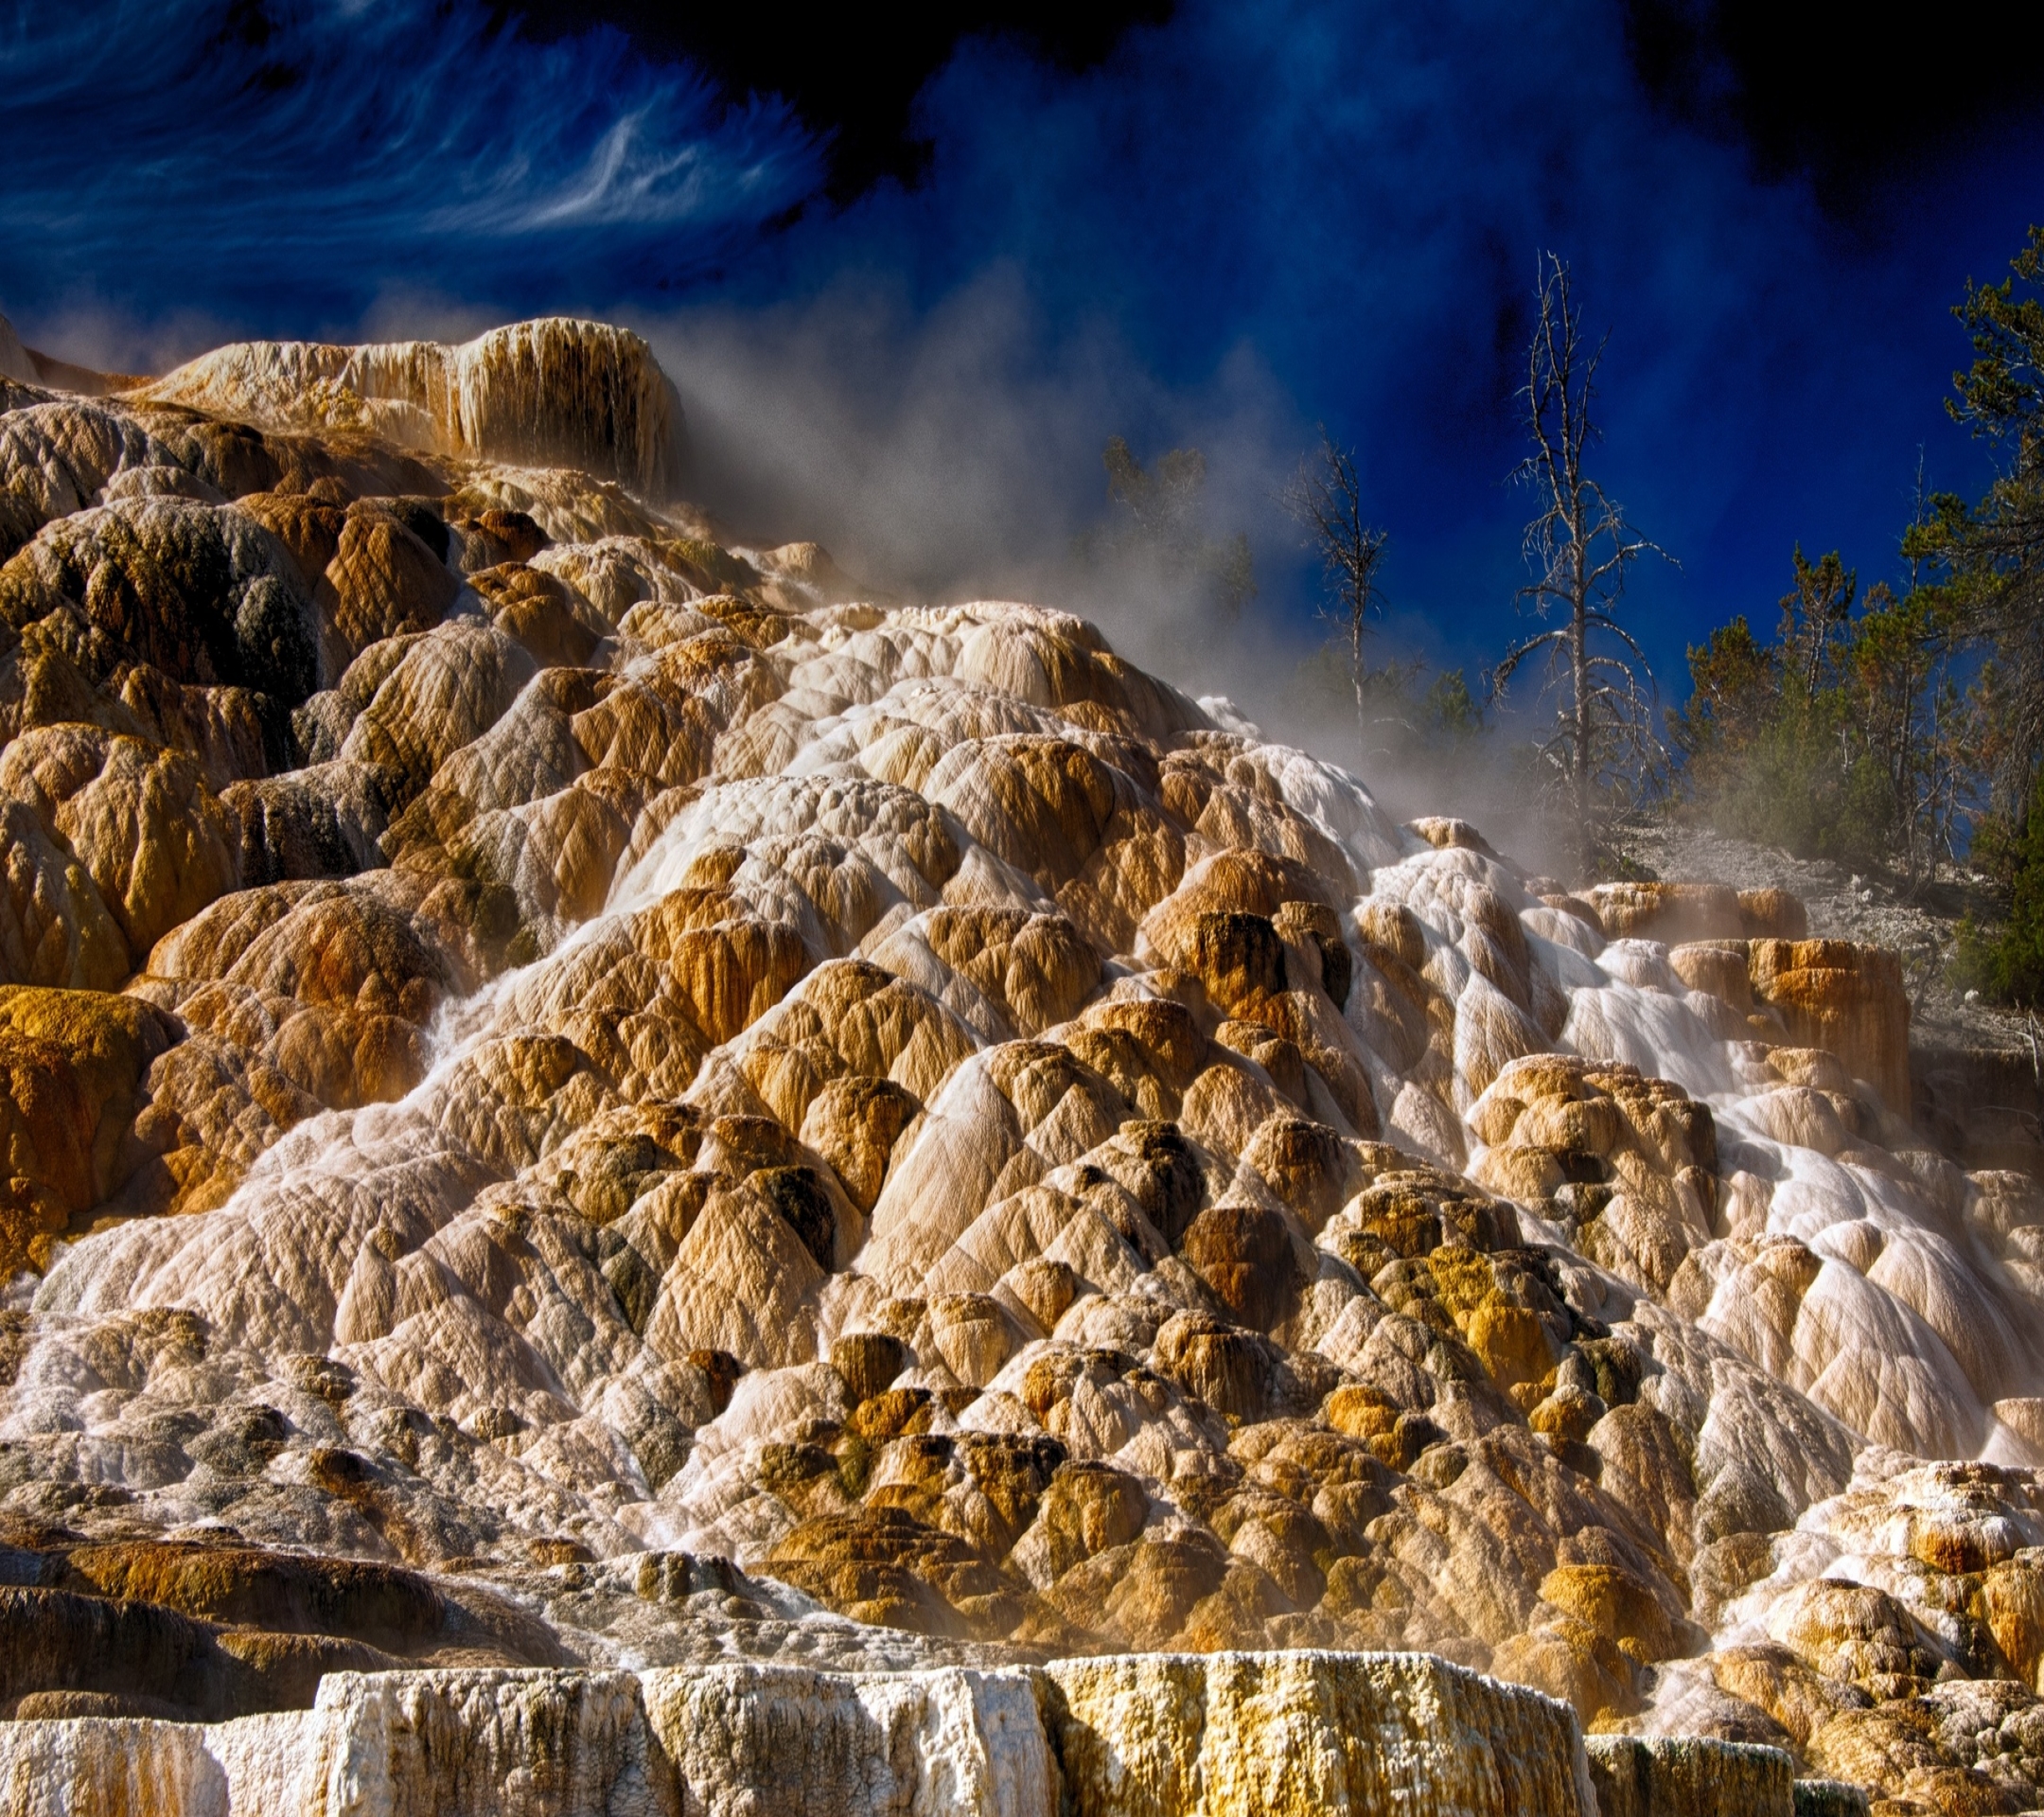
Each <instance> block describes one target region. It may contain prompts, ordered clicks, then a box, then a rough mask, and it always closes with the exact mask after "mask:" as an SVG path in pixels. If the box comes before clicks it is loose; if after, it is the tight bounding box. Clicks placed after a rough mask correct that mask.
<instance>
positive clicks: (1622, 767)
mask: <svg viewBox="0 0 2044 1817" xmlns="http://www.w3.org/2000/svg"><path fill="white" fill-rule="evenodd" d="M1539 295H1540V315H1539V319H1538V321H1536V323H1535V324H1534V327H1533V338H1532V342H1531V344H1530V345H1529V347H1528V349H1527V353H1526V382H1525V385H1524V389H1523V390H1522V391H1521V392H1520V394H1519V395H1520V397H1521V398H1522V399H1523V400H1524V406H1525V424H1526V429H1527V432H1528V433H1529V434H1530V435H1531V436H1532V439H1533V451H1532V452H1531V453H1530V454H1528V455H1527V456H1526V458H1525V459H1524V461H1523V462H1522V463H1521V464H1520V466H1519V467H1518V468H1517V469H1516V471H1515V472H1514V473H1513V475H1512V477H1513V479H1514V480H1517V481H1519V482H1521V483H1522V484H1524V485H1529V486H1531V487H1532V488H1533V490H1534V493H1535V496H1536V497H1537V499H1538V500H1539V503H1540V509H1539V512H1538V514H1537V515H1536V516H1535V517H1534V519H1533V520H1532V521H1531V522H1530V523H1528V524H1527V525H1526V528H1525V539H1524V551H1525V558H1526V562H1527V565H1528V566H1529V567H1530V568H1531V569H1532V570H1533V573H1534V575H1535V578H1534V579H1533V580H1532V581H1531V582H1530V583H1529V584H1528V585H1526V586H1525V587H1523V588H1522V589H1520V594H1519V596H1520V599H1521V600H1522V602H1530V604H1531V607H1532V609H1533V611H1534V613H1535V615H1536V616H1538V617H1540V618H1543V619H1544V618H1547V617H1548V616H1549V615H1550V614H1551V613H1559V615H1560V619H1561V622H1560V623H1559V624H1557V625H1554V626H1552V627H1550V628H1548V629H1546V630H1542V631H1541V632H1539V633H1538V634H1537V635H1535V636H1533V637H1529V638H1527V639H1525V640H1524V642H1523V643H1521V644H1518V645H1517V646H1516V647H1515V648H1513V649H1512V650H1511V651H1510V652H1509V653H1508V654H1507V656H1506V658H1505V660H1504V661H1503V662H1500V663H1499V664H1498V665H1497V667H1496V668H1495V669H1493V670H1492V671H1491V674H1490V693H1491V696H1492V697H1493V698H1495V697H1498V696H1499V695H1501V694H1502V692H1503V691H1504V689H1505V687H1506V684H1507V682H1509V681H1510V680H1511V679H1512V677H1513V676H1514V675H1516V674H1517V673H1518V672H1519V670H1520V669H1521V668H1523V667H1524V665H1525V664H1526V663H1528V662H1531V661H1533V659H1534V658H1536V657H1538V656H1541V655H1542V654H1544V655H1545V657H1546V659H1547V661H1546V665H1545V672H1544V674H1543V676H1542V686H1541V693H1542V698H1547V697H1553V698H1555V700H1556V714H1555V726H1554V730H1553V731H1552V732H1550V733H1549V734H1548V736H1547V737H1545V738H1544V739H1542V741H1541V743H1540V745H1539V747H1538V754H1539V758H1540V761H1541V762H1542V765H1543V766H1545V767H1547V769H1548V770H1549V772H1550V773H1551V774H1552V775H1553V777H1554V779H1555V781H1556V782H1557V783H1558V784H1559V785H1560V786H1561V788H1562V789H1563V791H1564V793H1565V794H1566V796H1567V798H1568V801H1569V804H1570V806H1571V808H1572V809H1573V811H1574V817H1575V834H1576V838H1577V861H1578V863H1579V864H1580V865H1581V867H1582V869H1583V870H1584V872H1585V873H1587V872H1588V871H1589V869H1590V866H1591V864H1592V862H1593V859H1594V857H1595V851H1596V846H1597V827H1598V824H1599V822H1600V821H1601V820H1602V819H1603V817H1604V815H1605V813H1606V812H1607V810H1609V809H1611V808H1612V807H1614V806H1619V805H1623V803H1625V802H1626V801H1627V800H1628V799H1629V798H1630V797H1631V796H1632V795H1634V794H1635V793H1636V792H1637V791H1638V788H1639V785H1640V782H1641V779H1642V778H1643V777H1644V776H1645V775H1646V774H1648V773H1649V772H1650V771H1651V770H1652V769H1653V768H1654V767H1656V766H1657V765H1658V764H1660V763H1662V762H1665V759H1666V754H1667V753H1666V751H1665V750H1664V748H1663V747H1662V744H1661V741H1660V740H1659V739H1658V738H1657V737H1656V736H1655V735H1654V730H1653V704H1654V695H1655V689H1654V680H1653V671H1652V670H1651V669H1650V668H1649V667H1648V662H1647V653H1646V652H1645V651H1644V650H1642V649H1641V648H1640V646H1639V643H1638V640H1636V639H1635V638H1634V637H1633V636H1632V634H1631V632H1630V631H1628V630H1627V629H1626V628H1625V626H1622V625H1621V624H1619V623H1618V619H1617V609H1618V601H1619V598H1620V596H1621V594H1623V592H1624V591H1625V579H1626V570H1627V569H1628V568H1630V566H1631V564H1632V563H1633V562H1634V561H1636V560H1638V559H1639V557H1640V556H1644V555H1656V556H1661V557H1662V558H1663V559H1664V560H1666V561H1671V562H1672V561H1673V560H1674V557H1673V556H1670V555H1668V553H1667V551H1666V550H1665V549H1663V548H1662V547H1661V546H1660V545H1659V544H1658V543H1656V542H1653V541H1651V540H1649V539H1648V538H1646V537H1643V536H1641V535H1639V534H1638V533H1637V532H1636V531H1635V530H1634V529H1633V528H1632V526H1631V525H1630V523H1628V522H1627V521H1626V517H1625V513H1624V511H1623V510H1622V509H1621V508H1620V507H1619V506H1618V504H1617V503H1615V502H1614V501H1613V500H1612V499H1611V498H1609V497H1608V496H1606V494H1605V491H1604V488H1603V487H1602V486H1601V485H1598V484H1597V482H1596V481H1595V480H1594V479H1592V478H1591V477H1590V476H1589V474H1588V473H1587V472H1586V471H1585V470H1584V455H1585V453H1586V451H1587V450H1588V449H1589V447H1590V445H1591V444H1592V443H1593V442H1594V441H1596V440H1597V439H1599V432H1598V430H1597V428H1596V425H1595V420H1594V418H1593V417H1592V415H1591V402H1592V399H1593V398H1594V397H1595V395H1596V371H1597V364H1598V362H1599V361H1600V360H1601V359H1602V358H1603V353H1604V342H1603V341H1599V342H1598V343H1597V344H1596V345H1595V347H1591V346H1588V345H1586V344H1585V343H1584V340H1583V333H1582V315H1581V311H1580V310H1579V309H1578V308H1577V303H1576V296H1575V291H1574V288H1573V286H1572V283H1571V280H1570V276H1569V268H1568V267H1567V265H1565V264H1564V263H1563V262H1562V261H1561V260H1560V259H1559V258H1558V257H1557V256H1555V255H1554V254H1552V253H1543V254H1542V256H1541V259H1540V280H1539ZM1606 339H1607V340H1608V339H1609V336H1607V337H1606ZM1613 644H1615V645H1616V646H1617V647H1616V648H1615V649H1613V648H1612V647H1611V646H1612V645H1613Z"/></svg>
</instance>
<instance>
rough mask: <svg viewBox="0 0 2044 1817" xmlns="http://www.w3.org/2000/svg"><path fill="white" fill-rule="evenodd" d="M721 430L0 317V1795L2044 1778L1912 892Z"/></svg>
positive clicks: (440, 1806) (1891, 1793)
mask: <svg viewBox="0 0 2044 1817" xmlns="http://www.w3.org/2000/svg"><path fill="white" fill-rule="evenodd" d="M683 431H684V425H683V422H682V418H681V414H680V407H679V404H678V402H677V400H676V398H675V397H674V394H673V391H672V389H671V387H670V386H669V385H668V383H667V381H666V379H664V377H663V376H662V375H661V372H660V370H659V367H658V365H657V364H656V362H654V359H653V357H652V354H651V352H650V350H649V349H648V348H647V347H646V345H645V344H644V343H643V342H642V341H640V340H639V339H638V338H637V337H635V336H633V335H631V334H629V333H627V332H626V331H623V330H620V329H616V328H611V327H608V326H602V325H598V324H590V323H578V322H569V321H557V320H556V321H547V322H537V323H528V324H523V325H519V326H513V327H507V328H501V329H497V330H495V331H493V332H491V333H489V334H485V335H483V336H480V337H479V338H477V339H476V340H474V341H471V342H469V343H467V344H465V345H462V346H459V347H447V346H441V345H438V344H431V343H407V344H398V345H388V346H375V347H354V348H351V347H332V346H323V345H314V344H298V343H291V344H240V345H237V346H232V347H225V348H221V349H220V350H218V351H216V352H214V353H212V354H209V355H206V356H205V357H204V358H203V359H200V360H197V361H194V362H191V363H190V364H188V365H185V366H183V367H181V368H179V369H178V370H177V371H175V372H173V373H170V374H168V375H166V376H163V377H159V378H152V379H143V378H133V377H121V376H117V375H102V374H92V373H87V372H83V371H82V370H80V369H79V368H77V367H75V366H70V365H66V364H64V363H63V362H60V361H56V360H53V359H51V358H49V357H48V356H46V355H44V354H41V353H38V352H36V351H34V350H33V349H30V348H27V347H26V346H24V345H23V344H21V342H20V341H19V340H18V338H16V337H15V336H14V334H13V332H12V330H11V329H9V328H7V327H6V326H5V325H4V324H0V1162H4V1166H0V1810H6V1811H9V1812H21V1813H29V1812H36V1813H41V1812H51V1813H56V1812H67V1813H78V1814H79V1817H84V1814H85V1813H88V1812H93V1813H98V1812H114V1811H140V1810H148V1811H167V1812H177V1813H199V1812H204V1813H208V1814H209V1817H210V1814H212V1813H230V1812H231V1813H236V1814H237V1817H239V1814H241V1813H249V1812H262V1813H270V1812H279V1813H282V1812H292V1813H298V1812H310V1811H329V1810H330V1811H335V1812H339V1811H343V1810H346V1811H390V1812H398V1811H420V1812H423V1811H427V1810H432V1811H435V1812H458V1811H470V1810H473V1811H477V1812H482V1811H497V1810H507V1811H519V1812H534V1813H537V1812H557V1813H582V1812H598V1811H603V1812H620V1813H623V1812H649V1813H650V1812H670V1811H672V1812H691V1813H694V1812H698V1811H700V1812H719V1813H722V1812H731V1813H737V1812H752V1811H767V1810H772V1811H777V1812H778V1811H817V1812H822V1811H832V1812H837V1811H846V1812H858V1811H868V1810H871V1811H874V1812H879V1811H887V1812H907V1811H917V1812H920V1811H932V1812H934V1811H938V1810H943V1811H947V1812H948V1811H958V1810H983V1811H990V1812H991V1811H1000V1812H1015V1813H1030V1814H1031V1817H1033V1814H1034V1813H1043V1817H1049V1813H1051V1812H1053V1811H1064V1812H1073V1813H1096V1812H1098V1813H1107V1812H1114V1813H1132V1814H1133V1813H1137V1812H1140V1813H1145V1814H1146V1817H1147V1814H1149V1813H1155V1814H1156V1817H1164V1814H1165V1813H1180V1812H1184V1813H1190V1812H1203V1813H1208V1812H1210V1813H1219V1812H1222V1811H1229V1812H1234V1811H1263V1812H1272V1813H1277V1812H1290V1811H1301V1812H1303V1811H1307V1810H1314V1811H1318V1810H1351V1811H1369V1812H1393V1811H1413V1812H1417V1811H1438V1812H1471V1813H1473V1812H1485V1813H1489V1812H1496V1813H1499V1814H1500V1817H1504V1813H1519V1812H1548V1811H1552V1812H1558V1813H1559V1812H1568V1813H1583V1814H1584V1817H1587V1814H1588V1813H1591V1812H1597V1813H1600V1814H1601V1817H1621V1813H1622V1814H1623V1817H1712V1814H1713V1813H1719V1812H1723V1813H1731V1812H1734V1811H1737V1812H1748V1811H1752V1812H1780V1813H1782V1814H1783V1817H1787V1813H1788V1812H1790V1811H1791V1810H1792V1811H1795V1812H1799V1813H1804V1814H1805V1817H1817V1813H1834V1812H1836V1813H1843V1812H1848V1811H1863V1810H1872V1811H1875V1812H1877V1813H1880V1817H1918V1814H1919V1813H1950V1814H1952V1817H1961V1814H1964V1817H1973V1813H1980V1812H2004V1811H2005V1812H2018V1811H2023V1810H2029V1809H2035V1808H2044V1702H2039V1697H2038V1693H2039V1690H2040V1688H2044V1317H2040V1314H2044V1188H2040V1186H2039V1184H2038V1182H2037V1180H2036V1179H2035V1177H2033V1176H2032V1175H2031V1174H2030V1173H2026V1172H2020V1171H2016V1170H2013V1169H2005V1168H1983V1167H1973V1168H1970V1169H1969V1168H1967V1167H1965V1166H1962V1165H1961V1164H1960V1162H1959V1160H1956V1159H1954V1158H1953V1157H1952V1155H1948V1154H1947V1153H1945V1152H1942V1151H1941V1150H1940V1148H1939V1145H1938V1141H1937V1140H1936V1139H1935V1138H1934V1136H1933V1134H1931V1133H1927V1130H1926V1127H1925V1125H1927V1124H1929V1123H1935V1125H1936V1127H1937V1128H1938V1129H1947V1128H1949V1127H1951V1126H1953V1120H1952V1118H1951V1116H1950V1114H1949V1105H1948V1104H1946V1105H1943V1106H1942V1107H1933V1108H1935V1109H1936V1110H1937V1115H1936V1116H1935V1117H1930V1116H1928V1115H1927V1116H1926V1117H1925V1118H1924V1120H1923V1123H1922V1124H1920V1123H1919V1120H1918V1106H1917V1105H1916V1104H1915V1103H1912V1085H1911V1078H1910V1070H1909V1028H1910V1000H1909V997H1908V996H1907V994H1906V992H1905V990H1904V987H1903V980H1902V974H1901V970H1900V967H1899V965H1898V963H1897V961H1896V960H1895V958H1894V955H1892V954H1889V953H1885V952H1882V951H1879V950H1877V949H1875V948H1872V947H1867V946H1862V945H1858V944H1853V943H1850V942H1844V941H1838V940H1825V939H1812V938H1811V937H1810V933H1809V928H1808V926H1807V925H1806V917H1805V914H1804V911H1803V908H1802V906H1801V905H1800V904H1799V903H1798V902H1797V901H1796V900H1795V899H1794V898H1793V897H1791V896H1788V895H1786V894H1784V893H1783V892H1781V891H1772V890H1757V891H1743V892H1741V891H1733V890H1729V889H1724V888H1719V887H1717V886H1716V885H1715V884H1714V883H1712V882H1711V881H1710V880H1708V879H1705V880H1699V881H1697V882H1693V883H1665V884H1635V883H1627V884H1609V885H1600V886H1596V887H1594V888H1581V889H1571V888H1569V887H1567V886H1565V885H1564V884H1563V883H1561V882H1559V881H1557V880H1555V879H1551V878H1545V877H1541V876H1536V875H1531V874H1528V873H1526V872H1525V871H1524V869H1523V868H1522V867H1520V866H1519V865H1517V864H1516V863H1515V862H1513V861H1512V860H1511V858H1509V857H1508V856H1505V855H1504V854H1502V853H1501V852H1500V851H1499V850H1498V849H1497V848H1495V847H1494V846H1493V845H1492V844H1491V843H1490V842H1489V841H1488V840H1487V839H1486V838H1485V837H1484V836H1483V834H1482V833H1481V832H1480V831H1479V830H1477V829H1476V828H1473V827H1471V826H1469V825H1466V824H1464V823H1462V822H1460V821H1457V820H1444V819H1436V820H1415V821H1412V822H1410V823H1408V824H1405V825H1399V824H1395V823H1394V822H1393V821H1392V820H1390V819H1389V818H1388V817H1387V816H1386V815H1385V814H1384V813H1383V811H1382V809H1381V808H1380V807H1379V805H1378V803H1377V802H1376V801H1375V799H1374V798H1373V797H1372V795H1371V794H1370V792H1369V789H1368V787H1367V786H1366V779H1361V778H1358V777H1356V776H1354V775H1351V774H1349V773H1348V772H1347V771H1346V770H1344V769H1342V768H1340V767H1337V766H1335V765H1333V764H1330V763H1327V762H1324V761H1322V760H1320V759H1318V758H1315V757H1314V756H1313V755H1311V754H1309V753H1307V752H1305V751H1302V750H1294V749H1291V748H1288V747H1286V746H1284V745H1282V744H1280V743H1277V742H1276V741H1274V740H1271V739H1268V738H1266V737H1264V736H1263V735H1262V734H1261V733H1260V732H1259V731H1258V730H1257V729H1256V728H1255V727H1253V726H1251V725H1249V724H1247V723H1246V722H1245V721H1244V720H1243V719H1242V716H1241V715H1240V714H1238V713H1237V712H1236V711H1235V709H1234V708H1233V707H1232V706H1231V705H1229V703H1228V702H1226V701H1225V700H1222V699H1218V698H1214V699H1205V700H1196V699H1193V698H1190V697H1188V696H1187V695H1186V694H1184V693H1182V692H1181V691H1179V690H1178V689H1177V688H1175V687H1173V686H1172V685H1171V683H1170V682H1169V681H1168V680H1165V679H1159V678H1155V677H1153V676H1150V675H1147V674H1145V673H1143V672H1142V671H1141V670H1139V669H1137V668H1136V667H1135V666H1133V665H1132V664H1130V663H1128V662H1126V661H1124V660H1123V659H1122V658H1120V657H1119V656H1118V655H1117V654H1116V652H1115V651H1114V650H1113V649H1112V648H1111V647H1110V645H1109V644H1108V643H1107V642H1106V640H1105V639H1104V638H1103V637H1102V636H1101V633H1100V631H1099V630H1098V629H1097V627H1095V626H1092V625H1091V624H1089V623H1087V622H1086V621H1084V620H1083V619H1081V618H1078V617H1074V616H1072V615H1070V614H1068V613H1066V612H1061V611H1056V610H1051V609H1045V608H1040V607H1035V606H1030V605H1025V604H1019V603H1013V602H1000V601H965V602H950V603H939V604H925V605H905V604H897V603H890V602H886V601H881V600H876V599H874V598H873V597H872V596H871V594H870V592H869V591H868V590H865V589H863V588H861V587H860V586H859V585H858V584H857V583H856V582H855V581H853V580H852V579H850V578H849V577H847V576H846V575H845V574H844V573H841V572H840V571H839V570H838V568H837V566H836V564H835V563H833V561H832V560H831V558H830V557H829V556H827V555H826V554H825V553H824V552H823V551H822V550H821V549H819V548H818V547H816V546H815V545H814V544H807V543H796V544H787V545H784V546H780V547H775V548H766V547H751V546H745V545H741V544H739V543H736V542H734V541H733V540H732V539H731V538H730V537H729V536H727V535H724V534H722V533H720V532H719V530H718V529H717V527H716V526H715V525H714V524H713V523H711V522H709V521H708V520H705V519H704V518H703V517H702V516H701V515H700V514H699V513H698V512H696V510H694V509H692V508H691V507H690V506H689V505H688V504H686V503H682V502H680V501H679V500H678V499H677V498H676V497H675V496H674V494H675V492H676V490H677V488H678V485H679V483H680V482H679V478H678V475H679V474H680V473H681V471H682V467H681V465H680V452H681V449H682V436H683ZM1947 1095H1948V1094H1947Z"/></svg>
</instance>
